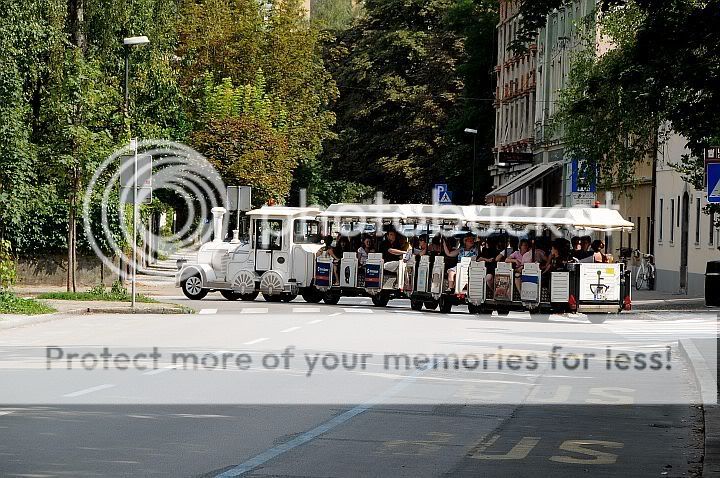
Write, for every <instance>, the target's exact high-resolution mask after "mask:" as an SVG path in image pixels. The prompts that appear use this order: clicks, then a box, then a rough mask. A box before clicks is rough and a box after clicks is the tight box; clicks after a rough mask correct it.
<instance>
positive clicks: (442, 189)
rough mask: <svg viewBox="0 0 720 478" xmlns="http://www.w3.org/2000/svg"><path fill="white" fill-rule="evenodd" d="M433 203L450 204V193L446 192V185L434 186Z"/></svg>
mask: <svg viewBox="0 0 720 478" xmlns="http://www.w3.org/2000/svg"><path fill="white" fill-rule="evenodd" d="M433 203H435V204H452V192H451V191H448V186H447V184H436V185H435V186H433Z"/></svg>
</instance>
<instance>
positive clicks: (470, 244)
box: [443, 233, 478, 290]
mask: <svg viewBox="0 0 720 478" xmlns="http://www.w3.org/2000/svg"><path fill="white" fill-rule="evenodd" d="M443 250H444V252H445V255H446V256H447V257H455V258H456V259H457V262H458V263H459V262H460V261H461V260H462V259H463V258H464V257H477V255H478V250H477V247H476V246H475V236H474V235H473V234H472V233H467V234H465V236H464V237H463V243H462V246H460V247H458V248H456V249H453V250H450V248H448V245H447V242H445V243H443ZM456 274H457V264H456V265H455V266H454V267H450V268H449V269H448V270H447V279H448V289H449V290H454V289H455V275H456Z"/></svg>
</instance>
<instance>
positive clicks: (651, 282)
mask: <svg viewBox="0 0 720 478" xmlns="http://www.w3.org/2000/svg"><path fill="white" fill-rule="evenodd" d="M647 283H648V289H650V290H655V264H648V278H647Z"/></svg>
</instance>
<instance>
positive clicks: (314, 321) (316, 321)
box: [307, 319, 322, 325]
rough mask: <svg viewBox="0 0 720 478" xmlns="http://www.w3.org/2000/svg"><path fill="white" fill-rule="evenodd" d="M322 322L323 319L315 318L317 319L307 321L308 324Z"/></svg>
mask: <svg viewBox="0 0 720 478" xmlns="http://www.w3.org/2000/svg"><path fill="white" fill-rule="evenodd" d="M320 322H322V319H315V320H311V321H310V322H307V325H312V324H319V323H320Z"/></svg>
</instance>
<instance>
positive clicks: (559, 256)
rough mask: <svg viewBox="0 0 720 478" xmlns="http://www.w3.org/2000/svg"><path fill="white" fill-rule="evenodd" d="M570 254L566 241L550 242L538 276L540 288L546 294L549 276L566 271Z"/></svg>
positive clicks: (570, 246)
mask: <svg viewBox="0 0 720 478" xmlns="http://www.w3.org/2000/svg"><path fill="white" fill-rule="evenodd" d="M572 252H573V251H572V245H571V243H570V242H569V241H568V240H567V239H564V238H558V239H555V240H554V241H553V242H552V246H551V248H550V255H549V256H548V258H547V262H546V263H545V266H544V267H543V268H542V271H541V275H540V284H541V287H543V288H546V289H547V290H548V292H549V291H550V284H551V281H550V277H551V274H552V273H553V272H565V271H567V270H568V268H567V265H568V262H569V261H570V260H571V254H572ZM546 300H549V299H546Z"/></svg>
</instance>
